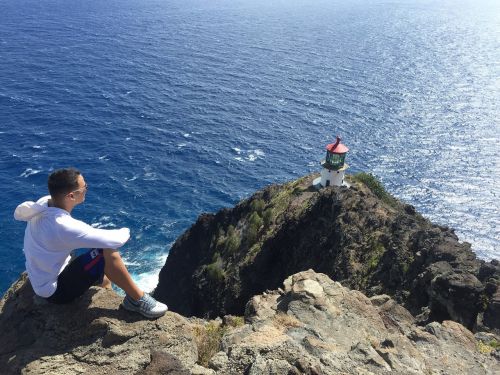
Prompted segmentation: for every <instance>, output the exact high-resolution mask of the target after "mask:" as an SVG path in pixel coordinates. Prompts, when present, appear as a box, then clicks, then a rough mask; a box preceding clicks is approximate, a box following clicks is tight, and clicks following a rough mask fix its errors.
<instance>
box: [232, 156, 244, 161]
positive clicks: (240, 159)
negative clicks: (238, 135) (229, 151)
mask: <svg viewBox="0 0 500 375" xmlns="http://www.w3.org/2000/svg"><path fill="white" fill-rule="evenodd" d="M234 160H238V161H243V158H242V157H241V156H238V157H236V158H234Z"/></svg>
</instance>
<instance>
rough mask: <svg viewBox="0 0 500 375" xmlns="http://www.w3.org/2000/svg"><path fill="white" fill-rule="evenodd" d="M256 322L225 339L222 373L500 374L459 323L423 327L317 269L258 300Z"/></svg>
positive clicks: (252, 308)
mask: <svg viewBox="0 0 500 375" xmlns="http://www.w3.org/2000/svg"><path fill="white" fill-rule="evenodd" d="M245 319H246V321H247V323H248V324H246V325H244V326H242V327H240V328H238V329H236V330H234V331H232V332H231V333H230V334H227V335H225V336H224V338H223V343H222V350H221V351H220V352H219V353H217V354H216V355H215V356H214V357H213V358H212V360H211V361H210V363H209V367H210V368H212V369H214V370H216V372H217V374H255V375H257V374H332V375H333V374H388V373H391V374H405V375H407V374H469V375H472V374H498V373H499V371H500V362H499V361H498V358H496V357H495V355H493V354H492V352H493V351H488V350H485V351H483V352H481V351H480V350H479V344H478V342H477V341H476V339H475V338H474V336H473V334H472V333H471V332H470V331H469V330H468V329H466V328H465V327H464V326H462V325H461V324H459V323H456V322H453V321H449V320H447V321H444V322H443V323H438V322H433V323H430V324H428V325H426V326H425V327H420V326H417V325H416V324H415V320H414V318H413V316H412V315H411V314H410V313H409V312H408V311H407V310H406V309H404V308H403V307H401V306H399V305H398V304H396V303H395V301H394V300H392V299H391V298H390V297H388V296H376V297H373V298H372V299H370V298H368V297H366V296H365V295H363V294H362V293H360V292H358V291H355V290H349V289H347V288H344V287H342V286H341V285H340V284H339V283H338V282H334V281H332V280H331V279H329V278H328V277H327V276H326V275H324V274H317V273H315V272H313V271H311V270H309V271H305V272H301V273H298V274H295V275H292V276H290V277H289V278H288V279H287V280H286V281H285V283H284V289H283V290H279V291H274V292H270V293H265V294H263V295H259V296H255V297H253V298H252V299H251V300H250V302H249V303H248V304H247V306H246V313H245Z"/></svg>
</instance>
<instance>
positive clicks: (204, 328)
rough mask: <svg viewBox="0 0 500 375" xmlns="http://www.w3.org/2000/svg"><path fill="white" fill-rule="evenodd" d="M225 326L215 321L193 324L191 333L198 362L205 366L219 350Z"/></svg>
mask: <svg viewBox="0 0 500 375" xmlns="http://www.w3.org/2000/svg"><path fill="white" fill-rule="evenodd" d="M226 330H227V327H225V326H222V324H219V323H217V322H209V323H207V324H205V325H195V326H193V334H194V338H195V340H196V346H197V347H198V364H199V365H201V366H205V367H206V366H207V365H208V362H209V361H210V359H211V358H212V357H213V356H214V355H215V353H217V352H218V351H219V350H220V345H221V341H222V337H223V336H224V333H225V332H226Z"/></svg>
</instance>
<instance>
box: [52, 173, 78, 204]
mask: <svg viewBox="0 0 500 375" xmlns="http://www.w3.org/2000/svg"><path fill="white" fill-rule="evenodd" d="M80 174H81V173H80V171H79V170H78V169H76V168H62V169H58V170H55V171H54V172H52V173H51V174H50V175H49V180H48V186H49V193H50V195H51V196H52V198H58V197H60V196H64V195H66V194H69V193H71V192H72V191H75V190H77V189H78V187H79V186H78V176H80Z"/></svg>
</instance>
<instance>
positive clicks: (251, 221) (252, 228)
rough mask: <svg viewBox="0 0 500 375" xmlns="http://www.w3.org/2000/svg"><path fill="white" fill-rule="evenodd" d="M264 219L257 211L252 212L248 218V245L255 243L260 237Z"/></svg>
mask: <svg viewBox="0 0 500 375" xmlns="http://www.w3.org/2000/svg"><path fill="white" fill-rule="evenodd" d="M262 223H263V220H262V218H261V217H260V215H259V214H258V213H257V212H255V211H254V212H252V214H251V215H250V217H249V218H248V224H247V228H246V230H245V241H246V243H247V245H248V246H250V245H251V244H253V243H255V242H256V241H257V238H258V234H259V230H260V227H261V226H262Z"/></svg>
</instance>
